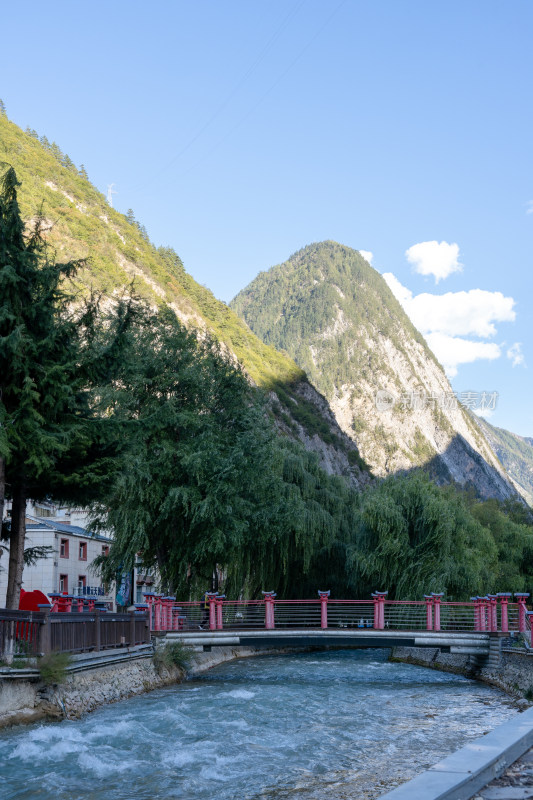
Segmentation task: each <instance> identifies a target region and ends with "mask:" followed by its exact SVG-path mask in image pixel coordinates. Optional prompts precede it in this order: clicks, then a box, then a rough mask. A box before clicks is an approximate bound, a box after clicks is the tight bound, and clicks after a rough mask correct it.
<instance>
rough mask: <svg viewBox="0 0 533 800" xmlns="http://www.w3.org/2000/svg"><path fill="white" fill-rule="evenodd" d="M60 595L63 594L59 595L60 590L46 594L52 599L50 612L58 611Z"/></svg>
mask: <svg viewBox="0 0 533 800" xmlns="http://www.w3.org/2000/svg"><path fill="white" fill-rule="evenodd" d="M62 596H63V595H61V594H60V592H50V593H49V594H48V597H49V598H50V600H51V601H52V608H51V612H53V613H55V612H57V611H59V598H60V597H62Z"/></svg>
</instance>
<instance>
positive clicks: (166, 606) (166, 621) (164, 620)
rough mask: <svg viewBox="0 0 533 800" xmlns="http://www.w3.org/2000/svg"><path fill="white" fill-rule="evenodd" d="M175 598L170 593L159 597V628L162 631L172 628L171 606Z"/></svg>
mask: <svg viewBox="0 0 533 800" xmlns="http://www.w3.org/2000/svg"><path fill="white" fill-rule="evenodd" d="M175 599H176V598H175V597H171V596H170V595H167V596H166V597H162V598H161V630H163V631H171V630H172V606H173V604H174V600H175Z"/></svg>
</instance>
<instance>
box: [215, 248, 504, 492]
mask: <svg viewBox="0 0 533 800" xmlns="http://www.w3.org/2000/svg"><path fill="white" fill-rule="evenodd" d="M230 305H231V307H232V308H233V309H234V310H235V311H236V312H237V313H238V314H239V315H240V316H241V317H242V318H243V319H244V320H246V322H247V323H248V325H249V326H250V328H251V329H252V330H253V331H254V332H255V333H256V334H257V335H258V336H259V337H260V338H261V339H262V340H263V341H264V342H265V343H266V344H269V345H273V346H274V347H276V348H278V349H280V350H282V351H284V352H286V353H288V354H289V355H290V356H291V357H292V358H294V360H295V361H296V363H297V364H298V366H299V367H301V368H302V369H304V370H305V371H306V372H307V374H308V376H309V378H310V380H311V382H312V383H313V385H314V386H315V387H316V388H317V389H318V390H319V391H320V392H322V393H323V394H324V396H325V397H326V399H327V400H328V402H329V404H330V406H331V408H332V409H333V412H334V414H335V416H336V418H337V421H338V423H339V425H340V427H341V428H342V429H343V430H344V431H345V432H346V434H347V435H348V436H350V437H351V438H352V439H353V440H354V441H356V442H357V445H358V447H359V451H360V453H361V454H362V456H363V458H364V459H365V461H366V462H367V463H368V464H370V466H371V468H372V470H373V471H374V472H375V473H377V474H378V475H387V474H391V473H394V472H396V471H398V470H407V469H410V468H413V467H417V466H421V465H426V466H427V468H428V469H429V470H430V471H431V472H432V474H433V475H434V477H435V478H436V479H437V480H438V481H439V482H446V481H449V480H453V481H456V482H457V483H459V484H462V485H466V484H472V485H474V486H475V488H476V490H477V491H478V492H479V494H480V495H481V496H483V497H496V498H499V499H505V498H506V497H509V496H511V495H513V494H514V493H515V489H514V487H513V486H512V484H511V482H510V481H509V479H508V477H507V475H506V474H505V471H504V470H503V469H502V466H501V464H500V463H499V462H498V459H497V458H496V457H495V455H494V453H493V452H492V450H491V447H490V446H489V444H488V442H487V441H486V439H485V438H484V436H483V434H482V433H481V432H480V430H479V429H478V427H477V426H476V425H475V423H474V422H473V421H472V420H471V419H470V418H469V416H468V414H467V413H466V412H465V411H464V409H463V408H462V407H461V406H459V405H458V404H457V403H456V402H454V397H453V393H452V389H451V386H450V384H449V382H448V379H447V378H446V376H445V374H444V371H443V369H442V367H441V366H440V364H439V363H438V361H437V359H436V358H435V356H434V355H433V353H432V352H431V351H430V349H429V348H428V346H427V344H426V342H425V340H424V339H423V337H422V336H421V334H420V333H419V332H418V331H417V330H416V329H415V328H414V326H413V325H412V323H411V322H410V320H409V319H408V317H407V316H406V314H405V312H404V311H403V309H402V308H401V306H400V304H399V303H398V301H397V300H396V298H395V297H394V296H393V294H392V292H391V291H390V289H389V287H388V286H387V284H386V283H385V281H384V279H383V278H382V276H381V275H380V274H379V273H378V272H377V271H376V270H374V269H373V268H372V267H371V266H370V265H369V264H368V262H367V261H365V259H364V258H363V257H362V256H361V255H360V254H359V253H358V252H357V251H355V250H352V249H350V248H348V247H344V246H343V245H340V244H337V243H336V242H331V241H327V242H321V243H318V244H312V245H309V246H308V247H305V248H303V249H302V250H300V251H299V252H297V253H295V254H294V255H293V256H291V258H289V260H288V261H286V262H285V263H284V264H280V265H278V266H275V267H273V268H272V269H270V270H269V271H268V272H262V273H260V275H258V277H257V278H256V279H255V280H254V281H252V283H251V284H250V285H249V286H248V287H247V288H246V289H244V290H243V291H242V292H240V293H239V294H238V295H237V297H236V298H235V299H234V300H233V301H232V303H231V304H230Z"/></svg>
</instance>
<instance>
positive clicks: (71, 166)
mask: <svg viewBox="0 0 533 800" xmlns="http://www.w3.org/2000/svg"><path fill="white" fill-rule="evenodd" d="M61 164H62V165H63V166H64V167H65V168H66V169H70V170H71V171H75V170H76V165H75V164H74V162H73V160H72V159H71V158H70V156H68V155H67V154H66V153H65V155H64V156H63V158H62V159H61Z"/></svg>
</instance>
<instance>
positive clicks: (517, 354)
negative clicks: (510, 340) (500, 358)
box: [506, 342, 526, 367]
mask: <svg viewBox="0 0 533 800" xmlns="http://www.w3.org/2000/svg"><path fill="white" fill-rule="evenodd" d="M506 355H507V358H509V359H510V360H511V361H512V362H513V367H519V366H524V367H525V365H526V360H525V358H524V354H523V352H522V342H515V343H514V344H512V345H511V347H510V348H509V349H508V350H507V354H506Z"/></svg>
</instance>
